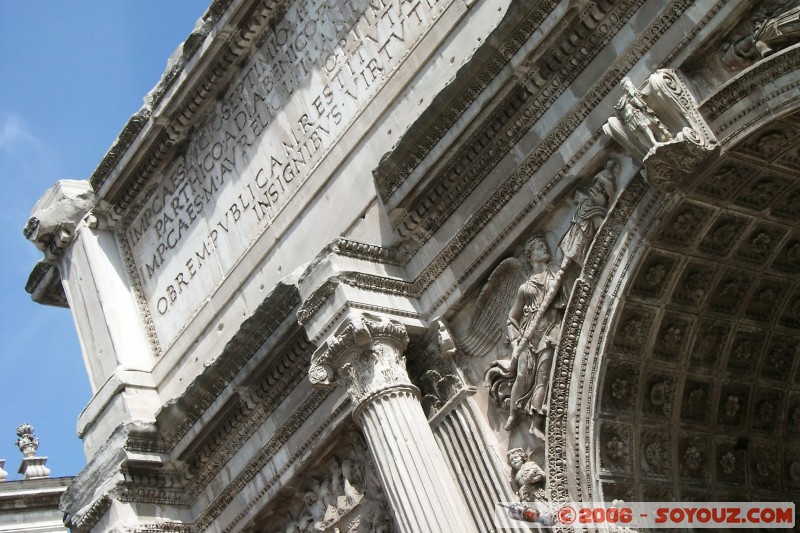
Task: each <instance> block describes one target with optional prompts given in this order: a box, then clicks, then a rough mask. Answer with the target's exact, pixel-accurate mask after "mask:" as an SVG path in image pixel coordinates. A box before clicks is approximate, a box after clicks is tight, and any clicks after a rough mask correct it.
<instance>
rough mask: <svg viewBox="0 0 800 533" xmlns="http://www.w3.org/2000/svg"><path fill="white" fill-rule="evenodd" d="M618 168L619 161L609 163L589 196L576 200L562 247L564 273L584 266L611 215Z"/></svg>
mask: <svg viewBox="0 0 800 533" xmlns="http://www.w3.org/2000/svg"><path fill="white" fill-rule="evenodd" d="M618 167H619V163H617V161H616V160H614V159H609V160H608V161H607V162H606V165H605V167H604V168H603V170H601V171H600V172H598V173H597V175H596V176H595V177H594V181H593V182H592V186H591V187H590V188H589V191H588V194H582V193H578V195H577V196H576V203H577V208H576V209H575V214H574V215H573V217H572V225H571V226H570V227H569V229H568V230H567V232H566V233H565V234H564V237H563V238H562V239H561V243H560V244H559V245H558V247H559V248H561V251H562V252H563V253H564V258H563V259H562V262H561V269H562V270H566V269H567V267H569V265H570V264H571V263H577V264H578V265H580V266H583V261H584V259H585V258H586V252H587V251H588V250H589V245H590V244H591V243H592V240H593V239H594V236H595V234H596V233H597V229H598V228H599V227H600V224H602V223H603V220H604V219H605V217H606V214H607V213H608V205H609V203H610V201H611V197H612V196H613V195H614V182H615V180H616V175H617V168H618Z"/></svg>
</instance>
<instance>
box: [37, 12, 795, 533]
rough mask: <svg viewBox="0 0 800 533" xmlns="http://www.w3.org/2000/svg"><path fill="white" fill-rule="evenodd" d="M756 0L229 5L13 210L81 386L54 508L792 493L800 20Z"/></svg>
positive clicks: (205, 513)
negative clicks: (105, 139) (63, 180)
mask: <svg viewBox="0 0 800 533" xmlns="http://www.w3.org/2000/svg"><path fill="white" fill-rule="evenodd" d="M768 7H769V13H768V14H767V15H768V17H767V19H769V20H773V22H774V23H773V24H772V26H771V27H772V28H773V30H779V32H778V33H779V34H780V35H778V33H775V32H773V33H774V35H773V34H770V35H766V34H765V35H764V36H763V37H764V38H760V37H759V41H758V42H760V43H762V45H768V46H769V48H770V50H769V51H767V52H768V53H765V54H755V55H753V54H750V53H749V52H748V48H747V46H746V45H747V42H746V39H745V33H743V31H744V30H747V31H750V29H748V28H752V27H753V24H754V23H755V21H756V20H757V19H759V17H760V16H761V14H760V13H761V12H760V11H759V10H758V8H757V7H755V6H753V5H750V4H747V3H745V2H737V1H726V0H718V1H715V0H703V1H697V2H695V1H691V0H672V1H670V2H662V3H658V2H643V1H639V0H620V1H613V2H612V1H607V0H598V1H556V0H553V1H549V0H542V1H537V2H508V1H507V0H477V1H475V2H463V1H461V0H438V1H435V0H421V1H419V2H416V1H413V2H412V1H405V0H403V1H397V2H395V1H389V0H385V1H384V0H377V1H373V2H366V1H363V0H341V1H340V0H298V1H296V2H286V3H283V2H281V3H277V2H275V3H273V2H255V1H253V0H233V1H231V0H218V1H216V2H215V3H214V4H213V5H212V6H211V8H210V9H209V11H208V12H207V13H206V15H205V16H204V17H203V18H202V19H201V20H200V21H199V22H198V25H197V27H196V29H195V31H194V32H193V34H192V35H191V36H190V37H189V40H188V41H187V42H186V43H184V45H182V46H181V47H180V48H179V49H178V50H177V51H176V53H175V55H174V56H173V57H172V58H171V59H170V63H169V64H168V66H167V72H166V73H165V75H164V78H163V79H162V81H161V82H160V83H159V85H158V86H157V87H156V88H155V89H154V91H153V92H152V93H150V94H149V95H148V97H147V100H146V103H145V106H144V108H143V109H142V110H141V111H140V112H139V113H138V114H137V115H135V116H134V118H133V119H132V120H131V122H129V124H128V125H127V126H126V128H125V129H124V130H123V132H122V133H121V135H120V138H119V139H118V140H117V142H116V143H115V144H114V146H113V147H112V149H111V150H110V151H109V153H108V155H107V156H106V158H105V159H104V160H103V162H101V164H100V166H99V167H98V170H97V171H96V173H95V175H94V176H92V178H91V185H92V188H91V189H89V185H87V184H86V183H82V184H79V185H76V184H73V185H70V186H66V185H64V184H62V185H61V186H60V188H57V189H55V191H56V192H50V193H47V194H46V196H45V197H44V198H43V200H42V202H40V205H39V207H38V208H37V213H40V214H39V215H38V216H37V215H34V216H36V217H37V221H38V222H35V223H34V222H32V223H31V225H30V227H29V231H28V232H27V233H28V234H30V238H31V239H32V240H34V241H35V244H36V245H37V246H38V247H39V248H40V249H41V250H42V251H43V252H44V253H45V257H46V261H47V263H46V264H43V265H40V266H38V267H37V268H36V270H35V271H34V274H33V275H32V277H31V280H30V282H29V290H30V292H31V293H32V295H33V296H34V298H35V299H37V301H43V302H59V301H63V300H64V299H65V298H66V299H68V300H69V304H70V308H71V311H72V313H73V315H74V317H75V321H76V326H77V329H78V332H79V335H80V338H81V341H82V346H83V349H84V356H85V360H86V365H87V369H88V371H89V375H90V380H91V382H92V385H93V387H94V391H95V394H94V397H93V399H92V401H91V402H90V404H89V405H88V406H87V408H86V410H85V411H84V413H83V414H82V415H81V417H80V420H79V431H80V433H81V435H82V438H83V439H84V443H85V448H86V451H87V454H88V455H89V456H90V458H91V461H90V463H89V466H88V467H87V469H86V470H85V471H84V472H83V473H81V474H80V475H79V476H78V477H77V478H76V480H75V481H74V482H73V484H72V486H71V488H70V490H69V491H68V493H67V495H66V496H65V499H64V507H65V510H66V511H67V513H68V514H69V515H70V524H71V526H72V527H73V528H74V529H75V530H76V531H80V532H83V531H106V530H119V531H137V530H141V531H186V532H190V531H191V532H195V531H197V532H199V531H214V532H222V531H224V532H233V531H258V532H262V531H264V532H268V533H272V532H273V531H292V532H297V531H301V532H305V531H326V530H332V529H333V528H339V529H341V530H345V529H346V530H349V531H361V532H377V531H392V530H401V531H421V530H425V531H447V530H450V529H454V528H455V529H456V530H469V529H471V528H473V527H475V528H477V529H478V530H483V529H489V530H491V529H492V528H493V527H495V526H497V524H498V522H496V521H495V518H496V516H495V515H494V514H495V513H496V512H497V510H498V508H496V507H495V506H494V504H495V503H496V500H499V499H505V500H509V501H508V502H507V503H509V504H510V503H512V500H518V499H533V500H535V501H536V502H539V503H547V502H552V503H563V502H574V501H599V500H601V499H602V498H604V497H605V498H606V499H609V500H611V499H614V498H621V499H626V500H629V501H632V500H636V499H659V498H661V499H670V498H681V499H690V498H696V497H703V498H706V499H711V498H712V497H713V498H718V499H720V500H730V499H731V498H733V497H736V498H739V499H741V500H742V501H744V500H746V499H750V498H752V499H765V500H772V501H777V500H781V499H785V500H787V501H796V500H797V499H798V498H797V496H798V487H800V484H799V483H798V482H797V479H796V478H797V476H796V475H794V474H796V473H797V471H800V466H798V465H800V452H798V449H797V445H796V443H795V442H794V440H793V439H795V437H796V435H798V434H800V414H798V413H800V389H798V386H800V385H798V383H800V367H798V364H800V363H798V357H797V353H798V352H797V350H798V349H800V348H799V347H800V333H799V332H800V329H799V328H800V287H798V284H797V276H796V274H797V273H798V272H800V259H799V258H800V228H798V223H797V220H798V216H797V215H798V214H800V213H798V207H797V206H798V205H800V202H799V201H798V198H800V196H799V195H800V181H798V180H799V179H800V178H798V176H797V168H798V163H800V148H798V146H799V145H800V118H798V117H800V82H798V80H797V76H796V72H797V67H798V61H799V60H798V58H800V45H798V44H795V43H794V42H793V38H794V37H793V36H794V33H793V30H791V28H790V26H789V25H788V22H787V20H786V16H784V15H787V16H790V15H791V14H792V13H793V11H792V9H788V8H787V9H788V10H787V11H786V12H785V13H784V12H782V11H780V9H778V8H779V7H780V6H772V5H771V4H770V6H768ZM773 8H774V9H773ZM767 19H763V20H767ZM759 20H760V19H759ZM790 30H791V31H790ZM742 39H744V40H742ZM753 44H754V45H755V42H754V43H753ZM773 44H774V45H775V46H772V45H773ZM761 48H762V49H763V46H761ZM765 51H766V50H765ZM737 54H738V55H737ZM734 56H735V57H734ZM659 66H669V70H663V69H660V67H659ZM632 80H637V82H636V83H634V81H632ZM604 126H605V127H604ZM604 130H605V132H604ZM607 133H609V134H610V135H608V134H607ZM612 138H613V139H612ZM642 171H645V172H644V173H643V172H642ZM58 191H60V192H58ZM59 198H60V200H59ZM70 198H72V200H69V199H70ZM43 221H44V222H43ZM46 265H51V266H46ZM58 282H61V283H62V284H63V294H64V297H61V296H60V294H61V293H60V292H59V291H58V290H57V289H58V287H57V284H58ZM312 384H313V385H312ZM314 385H316V386H317V387H318V388H315V387H314ZM787 413H788V414H787ZM775 458H779V460H777V459H776V460H773V459H775ZM421 465H422V466H421ZM516 503H519V502H516ZM444 509H449V510H450V511H451V512H454V513H456V514H457V515H458V517H457V519H456V518H453V519H452V520H450V521H447V520H444V521H443V520H442V519H441V517H440V516H439V515H440V514H441V513H442V512H446V511H443V510H444ZM476 509H479V510H480V512H478V511H476ZM500 509H501V512H504V513H505V511H502V509H503V508H500ZM506 514H508V513H506ZM506 514H504V515H503V520H504V521H506V522H507V521H508V520H509V519H510V518H509V517H508V516H506ZM487 516H488V518H487ZM458 520H461V522H458ZM516 525H517V526H520V524H516ZM497 527H499V526H497ZM520 527H522V526H520ZM525 527H527V526H525Z"/></svg>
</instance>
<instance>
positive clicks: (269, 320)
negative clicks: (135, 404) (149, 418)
mask: <svg viewBox="0 0 800 533" xmlns="http://www.w3.org/2000/svg"><path fill="white" fill-rule="evenodd" d="M299 304H300V296H299V294H298V292H297V289H296V288H295V287H294V286H279V287H278V289H277V290H276V291H275V293H273V295H271V297H268V298H267V299H265V300H264V302H262V304H261V305H260V306H259V308H258V309H257V310H256V311H255V313H253V315H252V316H251V317H250V318H248V319H247V320H246V321H245V322H244V323H243V324H242V326H241V328H240V329H239V332H238V333H237V334H236V335H235V336H234V337H233V338H232V339H231V340H230V341H229V342H228V344H226V345H225V348H224V349H223V351H222V353H221V354H220V356H219V357H218V358H217V359H216V361H215V362H214V363H213V364H211V365H210V366H208V367H206V369H205V370H204V372H203V374H201V375H200V376H198V377H197V378H196V379H195V381H194V382H192V384H191V385H189V387H187V389H186V392H185V393H184V394H183V395H182V396H181V397H180V398H179V399H177V400H174V401H172V402H170V403H169V404H167V405H166V406H164V407H163V408H162V409H161V411H159V413H158V414H157V415H156V419H157V420H158V421H159V426H160V427H162V428H164V427H169V429H168V430H166V431H165V433H164V441H165V442H166V445H167V446H168V447H169V449H173V448H174V447H175V446H176V445H177V444H178V442H179V441H180V440H181V439H182V438H183V437H184V436H185V435H186V434H187V433H188V432H189V431H190V430H191V429H192V427H194V425H195V424H196V423H197V422H198V421H199V420H200V418H201V417H202V416H203V415H204V414H205V413H206V411H207V410H208V408H209V407H210V406H211V404H212V403H214V402H215V401H216V399H217V398H218V397H219V396H220V395H221V394H222V392H223V391H224V390H225V388H226V387H228V385H230V383H231V382H232V381H233V380H234V379H236V377H237V376H238V375H239V373H240V371H241V370H242V368H244V366H245V365H246V364H247V363H248V362H249V361H250V360H251V359H252V357H253V356H254V355H255V353H256V352H257V351H258V350H259V349H260V348H261V347H262V345H263V344H264V342H266V340H267V339H269V337H271V336H272V335H273V333H275V331H277V329H278V328H279V327H280V326H281V324H283V323H284V321H286V320H287V319H288V318H290V317H291V316H292V315H293V312H294V311H295V309H296V308H297V306H298V305H299ZM179 413H182V414H180V415H179ZM176 415H178V418H177V422H175V423H170V422H168V420H169V419H170V418H172V417H174V416H176Z"/></svg>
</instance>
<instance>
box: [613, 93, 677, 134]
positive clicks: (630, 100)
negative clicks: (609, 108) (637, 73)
mask: <svg viewBox="0 0 800 533" xmlns="http://www.w3.org/2000/svg"><path fill="white" fill-rule="evenodd" d="M620 86H621V87H622V89H623V90H624V91H625V94H623V95H622V97H621V98H620V99H619V101H618V102H617V105H616V106H614V109H615V111H616V115H617V117H619V119H620V120H621V121H622V123H623V124H624V126H625V128H626V129H627V130H628V131H629V132H630V134H631V136H632V137H637V136H638V135H640V134H641V135H644V137H645V139H646V140H647V143H645V145H646V146H648V147H649V148H650V149H651V150H652V149H653V148H657V147H659V146H661V145H662V144H663V143H665V142H669V141H671V140H672V134H670V132H669V130H668V129H667V128H666V127H665V126H664V124H663V123H662V122H661V120H660V119H659V118H658V117H657V116H656V114H655V112H654V111H653V110H652V109H651V108H650V106H649V105H647V102H645V100H644V95H643V94H642V93H641V91H639V90H638V89H637V88H636V87H635V86H634V85H633V82H632V81H631V80H630V78H627V77H626V78H623V79H622V81H621V82H620Z"/></svg>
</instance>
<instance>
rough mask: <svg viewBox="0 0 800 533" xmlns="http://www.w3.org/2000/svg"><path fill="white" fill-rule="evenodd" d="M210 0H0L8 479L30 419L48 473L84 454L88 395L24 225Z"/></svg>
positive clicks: (2, 358)
mask: <svg viewBox="0 0 800 533" xmlns="http://www.w3.org/2000/svg"><path fill="white" fill-rule="evenodd" d="M209 3H210V0H180V1H179V0H114V1H108V0H93V1H83V0H75V1H71V2H63V1H57V0H49V1H45V0H25V1H12V0H6V1H2V2H0V183H2V185H3V190H4V193H5V194H4V196H5V197H4V198H3V201H2V205H3V208H2V209H1V210H0V217H1V218H0V222H1V223H0V245H2V255H4V256H5V260H2V261H0V309H2V320H0V328H2V329H1V330H0V335H1V336H2V338H3V342H2V344H1V345H0V459H5V460H6V464H5V467H4V469H5V470H6V471H7V472H8V473H9V480H14V479H19V478H20V476H19V475H18V474H17V469H18V468H19V464H20V460H21V458H22V455H21V453H20V452H19V450H18V449H17V447H16V446H15V445H14V443H15V441H16V434H15V428H16V427H17V426H18V425H19V424H21V423H23V422H29V423H30V424H32V425H33V426H34V427H35V428H36V434H37V436H38V437H39V440H40V441H41V445H40V447H39V454H40V455H45V456H47V457H49V459H48V463H47V465H48V466H49V467H50V469H51V470H52V474H51V475H52V476H53V477H55V476H68V475H75V474H77V473H78V472H79V471H80V470H81V468H83V466H84V465H85V459H84V456H83V449H82V445H81V442H80V441H79V440H78V438H77V436H76V431H75V428H76V422H77V418H78V415H79V413H80V411H81V410H82V409H83V407H84V406H85V405H86V403H87V402H88V401H89V399H90V397H91V391H90V388H89V382H88V379H87V377H86V372H85V369H84V365H83V358H82V356H81V352H80V346H79V344H78V339H77V335H76V334H75V329H74V326H73V322H72V316H71V314H70V312H69V310H66V309H59V308H50V307H44V306H41V305H38V304H35V303H33V302H32V301H31V299H30V296H29V295H28V294H27V293H26V292H25V289H24V287H25V282H26V280H27V278H28V275H29V274H30V272H31V269H32V268H33V266H34V265H35V264H36V261H38V259H39V258H40V257H41V253H40V252H39V251H38V250H36V248H34V246H33V245H32V244H31V243H29V242H27V241H26V240H25V238H24V237H23V236H22V227H23V226H24V225H25V221H26V220H27V219H28V217H29V215H30V210H31V208H32V207H33V205H34V204H35V203H36V200H37V199H38V198H39V197H40V196H41V195H42V193H43V192H44V191H45V190H46V189H48V188H49V187H50V186H51V185H52V184H53V183H55V182H56V181H57V180H59V179H65V178H69V179H86V178H88V177H89V176H90V175H91V173H92V171H93V170H94V169H95V167H96V166H97V164H98V163H99V162H100V160H101V159H102V157H103V155H104V154H105V152H106V151H107V150H108V148H109V146H111V143H112V142H113V141H114V139H115V138H116V136H117V134H118V133H119V131H120V130H121V129H122V126H123V125H124V124H125V122H126V121H127V120H128V118H129V117H130V115H132V114H133V113H135V112H136V111H138V110H139V108H140V107H141V105H142V99H143V97H144V95H145V94H146V93H147V92H148V91H149V90H150V89H151V88H152V87H153V86H154V85H155V84H156V83H157V82H158V80H159V78H160V76H161V73H162V72H163V70H164V67H165V65H166V62H167V59H168V58H169V56H170V54H171V53H172V52H173V50H174V49H175V48H176V47H177V46H178V44H180V43H181V42H182V41H183V40H184V39H185V38H186V37H187V36H188V35H189V33H191V31H192V29H193V27H194V23H195V21H196V20H197V19H198V18H200V17H201V16H202V15H203V13H204V12H205V10H206V8H207V7H208V4H209Z"/></svg>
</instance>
